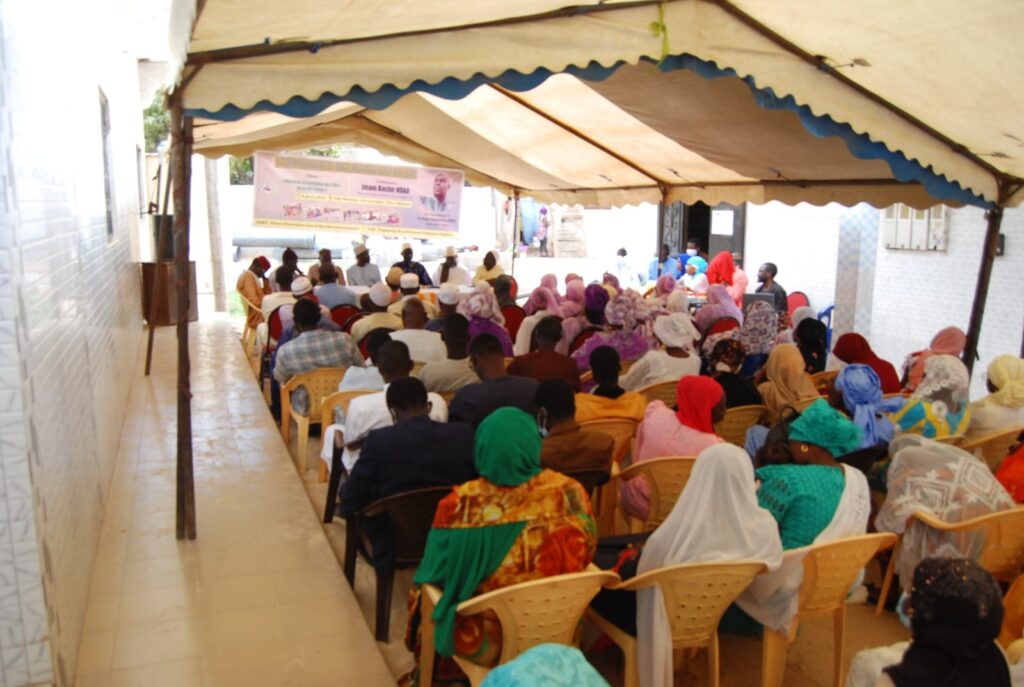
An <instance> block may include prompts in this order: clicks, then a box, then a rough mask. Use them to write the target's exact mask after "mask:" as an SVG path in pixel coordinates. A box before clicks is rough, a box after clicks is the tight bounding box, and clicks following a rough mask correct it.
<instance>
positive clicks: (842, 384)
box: [832, 364, 906, 448]
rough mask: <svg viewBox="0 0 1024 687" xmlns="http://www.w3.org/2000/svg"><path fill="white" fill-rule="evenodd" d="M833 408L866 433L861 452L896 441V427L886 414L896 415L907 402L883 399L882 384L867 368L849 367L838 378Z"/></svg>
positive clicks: (864, 366)
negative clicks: (847, 415) (894, 431)
mask: <svg viewBox="0 0 1024 687" xmlns="http://www.w3.org/2000/svg"><path fill="white" fill-rule="evenodd" d="M832 401H833V403H832V405H833V406H835V407H837V408H839V409H840V410H844V409H845V410H846V412H848V413H849V414H850V416H851V417H852V418H853V423H854V424H855V425H857V426H858V427H860V428H861V429H863V430H864V439H863V440H862V441H861V444H860V447H861V448H870V447H872V446H876V445H878V444H886V445H887V444H888V443H889V442H890V441H892V436H893V426H892V422H890V421H889V418H887V417H885V415H884V413H895V412H896V411H897V410H899V409H900V408H902V407H903V404H904V403H905V402H906V399H904V398H889V399H883V398H882V381H881V380H880V379H879V377H878V374H877V373H876V372H875V371H874V370H872V369H871V368H870V367H869V366H867V365H860V364H855V365H847V366H846V367H844V368H843V371H842V372H840V373H839V375H838V376H837V377H836V381H835V386H834V392H833V398H832Z"/></svg>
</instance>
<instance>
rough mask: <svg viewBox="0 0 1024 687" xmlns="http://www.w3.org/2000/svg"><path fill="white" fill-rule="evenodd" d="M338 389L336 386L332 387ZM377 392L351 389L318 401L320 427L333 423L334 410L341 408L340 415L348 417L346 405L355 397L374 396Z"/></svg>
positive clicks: (336, 392) (337, 392)
mask: <svg viewBox="0 0 1024 687" xmlns="http://www.w3.org/2000/svg"><path fill="white" fill-rule="evenodd" d="M334 388H335V389H337V388H338V386H337V385H335V386H334ZM378 391H379V389H378V390H374V389H351V390H349V391H335V392H334V393H332V394H330V395H329V396H326V397H324V398H323V399H322V400H321V401H320V425H321V426H323V427H326V426H327V425H329V424H331V423H332V422H334V409H335V408H341V413H342V415H348V404H349V403H351V402H352V399H353V398H356V397H357V396H365V395H366V394H375V393H377V392H378Z"/></svg>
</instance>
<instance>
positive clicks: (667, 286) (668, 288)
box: [647, 274, 676, 305]
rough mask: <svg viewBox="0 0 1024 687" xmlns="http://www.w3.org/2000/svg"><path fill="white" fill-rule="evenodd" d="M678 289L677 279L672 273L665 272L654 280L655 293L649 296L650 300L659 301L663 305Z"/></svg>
mask: <svg viewBox="0 0 1024 687" xmlns="http://www.w3.org/2000/svg"><path fill="white" fill-rule="evenodd" d="M675 290H676V280H675V279H674V278H673V277H672V275H671V274H663V275H661V276H660V277H658V281H656V282H654V293H652V294H651V295H650V296H648V297H647V300H648V301H657V302H658V303H660V304H661V305H665V304H666V303H667V302H668V297H669V296H670V295H672V292H673V291H675Z"/></svg>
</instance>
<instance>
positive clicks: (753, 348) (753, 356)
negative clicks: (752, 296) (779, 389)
mask: <svg viewBox="0 0 1024 687" xmlns="http://www.w3.org/2000/svg"><path fill="white" fill-rule="evenodd" d="M778 333H779V314H778V312H776V311H775V308H774V307H773V306H772V305H771V304H770V303H765V302H764V301H754V302H753V303H751V305H750V307H749V308H748V309H747V313H746V315H744V318H743V326H742V327H741V328H740V343H742V344H743V348H744V350H745V351H746V353H747V359H746V362H744V364H743V370H742V371H741V373H740V374H742V375H743V376H745V377H753V376H754V374H755V373H756V372H757V371H758V370H760V369H761V368H762V367H764V364H765V362H766V361H767V360H768V354H769V353H771V352H772V347H773V346H774V345H775V336H776V335H777V334H778Z"/></svg>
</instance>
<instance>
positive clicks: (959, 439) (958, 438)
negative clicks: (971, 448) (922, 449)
mask: <svg viewBox="0 0 1024 687" xmlns="http://www.w3.org/2000/svg"><path fill="white" fill-rule="evenodd" d="M964 438H965V437H964V435H963V434H950V435H949V436H948V437H935V438H934V439H932V441H937V442H939V443H940V444H949V445H951V446H959V445H960V444H962V443H964Z"/></svg>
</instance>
